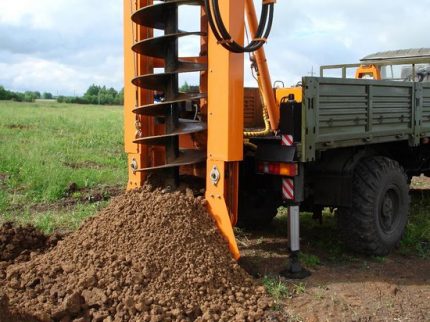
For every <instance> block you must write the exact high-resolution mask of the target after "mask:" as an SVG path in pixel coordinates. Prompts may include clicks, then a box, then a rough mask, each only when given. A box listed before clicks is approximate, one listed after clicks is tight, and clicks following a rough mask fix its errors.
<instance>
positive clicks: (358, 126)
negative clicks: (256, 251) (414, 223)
mask: <svg viewBox="0 0 430 322" xmlns="http://www.w3.org/2000/svg"><path fill="white" fill-rule="evenodd" d="M275 2H276V1H275V0H262V7H261V14H260V17H259V19H258V18H257V14H256V10H255V7H254V2H253V0H222V1H219V0H162V1H161V0H159V1H153V0H124V26H125V27H124V39H125V41H124V46H125V47H124V52H125V54H124V55H125V93H124V95H125V106H124V113H125V149H126V152H127V153H128V161H129V180H128V189H134V188H138V187H140V186H142V185H144V183H145V181H146V180H148V179H149V178H156V180H157V182H159V183H161V186H162V187H166V188H167V187H171V188H175V187H177V186H178V185H180V184H181V181H182V180H184V178H189V177H190V176H191V177H194V178H200V179H201V180H202V181H204V182H205V189H204V191H205V197H206V200H207V203H208V210H209V212H210V214H211V215H212V216H213V218H214V219H215V221H216V223H217V225H218V227H219V229H220V231H221V233H222V234H223V235H224V236H225V238H226V240H227V241H228V244H229V247H230V251H231V253H232V255H233V257H234V258H236V259H238V258H239V257H240V254H239V250H238V247H237V244H236V240H235V236H234V231H233V227H234V226H235V225H236V224H237V223H240V224H248V225H252V226H254V227H255V226H262V225H264V224H267V223H268V222H270V221H271V219H272V218H273V217H274V216H275V215H276V209H277V208H278V207H279V206H280V205H282V204H283V205H284V206H286V207H288V233H289V236H288V240H289V248H290V251H291V256H290V259H291V260H290V266H289V268H288V269H287V273H288V274H289V276H293V277H303V276H306V272H305V271H304V270H303V269H302V268H301V266H300V264H299V262H298V252H299V250H300V245H299V239H300V238H299V206H300V208H301V209H303V210H305V211H311V212H314V217H315V218H316V219H321V218H322V217H321V216H322V215H321V211H322V209H323V208H324V207H330V208H331V209H337V218H338V223H339V227H340V228H341V231H342V234H343V236H344V241H345V243H347V244H348V246H350V247H351V248H352V249H354V250H356V251H359V252H363V253H367V254H372V255H380V256H381V255H386V254H387V253H388V252H390V251H391V250H392V249H393V248H394V247H395V246H396V245H397V244H398V243H399V241H400V239H401V237H402V235H403V232H404V229H405V226H406V223H407V216H408V212H409V200H410V199H409V195H408V193H409V182H410V180H411V178H412V176H414V175H419V174H421V173H424V174H430V145H429V143H430V139H429V138H430V121H428V120H427V118H426V117H425V116H427V115H428V113H429V111H430V83H428V82H426V80H428V79H429V77H430V72H429V68H428V66H430V65H429V63H430V50H429V49H421V50H412V51H401V52H394V53H393V52H389V53H385V54H384V55H383V57H384V60H383V61H381V60H380V58H381V57H380V55H376V56H371V57H370V58H369V57H368V59H365V60H364V61H363V65H362V66H360V65H357V66H356V67H359V70H358V71H357V77H356V79H347V78H346V75H347V73H346V69H347V68H348V67H350V66H349V65H342V66H328V67H326V68H328V69H331V68H341V69H342V75H343V78H327V77H303V78H302V81H301V82H300V84H298V85H297V86H296V87H292V88H279V87H275V86H272V81H271V79H270V74H269V69H268V66H267V60H266V57H265V52H264V44H265V43H266V42H267V40H268V37H269V35H270V31H271V27H272V22H273V19H274V14H275V6H276V5H275ZM184 6H193V7H194V9H195V8H198V12H199V14H195V17H196V18H195V19H196V24H195V25H196V26H199V27H197V28H196V29H198V30H181V29H180V28H179V24H180V22H181V14H180V9H181V8H182V7H184ZM246 35H249V38H250V39H249V40H248V41H247V44H245V38H246V37H245V36H246ZM189 37H198V39H199V40H200V41H199V45H198V47H199V50H198V52H196V53H195V54H194V55H193V56H192V57H189V56H184V55H180V45H179V44H180V43H181V42H182V41H183V40H184V39H187V38H189ZM245 53H248V54H249V55H250V57H251V61H252V68H253V71H254V75H255V78H256V79H257V82H258V90H257V94H256V95H254V98H249V96H247V95H246V91H245V89H244V56H245ZM406 56H407V57H406ZM396 62H398V63H402V64H403V63H410V64H412V66H411V67H410V68H408V69H402V71H401V73H402V74H405V73H406V74H407V73H409V74H411V75H412V76H411V77H408V78H407V80H406V81H404V80H405V77H403V76H402V77H401V78H400V80H402V81H396V80H395V79H394V78H393V79H387V78H384V77H381V75H385V74H386V70H389V71H391V72H392V71H393V70H395V68H393V66H392V65H393V64H394V63H396ZM375 66H376V67H375ZM372 68H373V69H372ZM360 71H361V72H360ZM416 72H417V73H418V76H419V77H415V76H414V75H415V73H416ZM184 74H194V75H197V78H198V79H199V86H195V88H193V89H192V90H187V91H181V90H180V84H179V81H180V78H181V77H182V75H184ZM406 74H405V75H406ZM321 76H323V75H321ZM369 76H372V77H370V78H373V79H364V78H369ZM274 87H275V88H274ZM254 94H255V93H254ZM245 97H246V99H245ZM260 97H261V99H260ZM258 103H260V106H261V114H260V119H259V121H258V122H248V121H249V120H250V119H252V116H253V115H254V116H255V115H256V113H255V111H256V110H258V109H256V106H257V105H258ZM257 114H258V113H257ZM245 122H248V123H250V124H247V125H246V127H245V124H244V123H245ZM254 123H255V124H254ZM256 123H258V124H259V125H258V126H256ZM261 125H264V129H262V128H261ZM362 178H366V181H365V182H364V181H363V180H362Z"/></svg>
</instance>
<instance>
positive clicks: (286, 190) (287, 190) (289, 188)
mask: <svg viewBox="0 0 430 322" xmlns="http://www.w3.org/2000/svg"><path fill="white" fill-rule="evenodd" d="M282 195H283V196H284V199H287V200H294V180H293V179H291V178H283V179H282Z"/></svg>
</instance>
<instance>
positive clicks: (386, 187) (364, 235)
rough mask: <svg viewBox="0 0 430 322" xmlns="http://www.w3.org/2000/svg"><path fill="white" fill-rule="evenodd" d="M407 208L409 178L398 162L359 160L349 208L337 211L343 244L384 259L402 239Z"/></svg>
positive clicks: (406, 218)
mask: <svg viewBox="0 0 430 322" xmlns="http://www.w3.org/2000/svg"><path fill="white" fill-rule="evenodd" d="M409 204H410V197H409V185H408V178H407V176H406V174H405V172H404V170H403V168H402V167H401V166H400V165H399V163H398V162H396V161H393V160H391V159H389V158H386V157H372V158H368V159H364V160H362V161H361V162H360V163H359V164H358V165H357V167H356V169H355V170H354V175H353V187H352V207H351V208H342V209H339V219H338V224H339V226H340V227H339V228H340V229H341V231H342V233H343V235H344V240H345V242H346V244H347V245H348V246H349V247H350V248H351V249H353V250H354V251H357V252H361V253H365V254H369V255H375V256H385V255H387V254H388V253H389V252H390V251H391V250H392V249H393V248H394V247H396V246H397V245H398V244H399V242H400V240H401V238H402V236H403V233H404V230H405V226H406V223H407V220H408V213H409Z"/></svg>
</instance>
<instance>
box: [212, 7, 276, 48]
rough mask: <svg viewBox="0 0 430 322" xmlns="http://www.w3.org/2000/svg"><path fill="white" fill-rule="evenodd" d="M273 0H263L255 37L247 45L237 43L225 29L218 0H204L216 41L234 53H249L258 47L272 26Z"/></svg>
mask: <svg viewBox="0 0 430 322" xmlns="http://www.w3.org/2000/svg"><path fill="white" fill-rule="evenodd" d="M275 2H276V1H275V0H263V4H262V9H261V16H260V22H259V24H258V28H257V32H256V34H255V38H254V39H253V40H252V41H251V42H250V43H249V44H248V45H247V46H245V47H244V46H241V45H240V44H238V43H237V42H236V41H235V40H234V39H232V36H231V35H230V33H229V32H228V31H227V28H226V27H225V24H224V21H223V19H222V17H221V13H220V9H219V4H218V0H212V1H211V2H210V1H209V0H204V3H205V7H206V13H207V16H208V22H209V25H210V27H211V29H212V32H213V33H214V35H215V38H216V39H217V41H218V43H219V44H221V45H222V46H223V47H224V48H225V49H227V50H229V51H231V52H234V53H246V52H248V53H250V52H254V51H256V50H258V49H260V48H261V47H262V46H263V45H264V44H265V43H266V41H267V38H268V37H269V35H270V32H271V30H272V26H273V16H274V12H275ZM211 4H212V5H211Z"/></svg>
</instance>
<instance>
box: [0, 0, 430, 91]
mask: <svg viewBox="0 0 430 322" xmlns="http://www.w3.org/2000/svg"><path fill="white" fill-rule="evenodd" d="M122 3H123V2H122V1H121V0H105V1H103V3H100V2H99V1H94V0H92V1H91V0H38V1H34V0H19V1H12V0H0V84H1V85H3V86H5V87H7V88H10V89H14V90H27V89H38V90H41V91H44V90H50V91H52V92H54V93H56V92H57V90H58V92H59V93H64V94H73V92H74V91H76V92H77V93H78V94H81V93H82V92H83V91H84V90H85V89H86V88H87V87H88V86H89V85H91V84H92V83H98V84H105V85H107V86H114V87H116V88H120V87H122V69H123V68H122V61H123V57H122V56H123V54H122ZM255 3H256V5H257V6H259V4H260V3H261V1H255ZM429 7H430V0H420V1H411V2H409V3H408V4H407V5H405V2H404V0H379V1H374V0H350V1H341V0H325V1H319V0H288V1H286V0H279V1H278V2H277V4H276V16H275V21H274V27H273V32H272V35H271V38H270V39H269V43H268V44H267V46H266V49H267V56H268V60H269V65H270V69H271V72H272V78H273V79H274V80H275V79H280V80H284V81H285V82H286V84H293V83H295V82H297V81H299V80H300V78H301V76H302V75H308V74H309V73H310V71H311V69H312V68H314V71H318V68H319V66H320V65H324V64H337V63H352V62H357V61H358V60H359V59H360V58H361V57H363V56H365V55H366V54H369V53H372V52H376V51H380V50H389V49H400V48H411V47H430V39H429V37H428V30H429V29H430V22H429V20H428V19H427V16H426V13H427V11H428V8H429ZM181 14H182V15H183V16H182V19H181V21H180V27H181V29H185V30H195V29H196V28H197V27H198V25H199V23H198V17H199V10H198V8H193V9H191V10H186V9H185V10H181ZM196 43H197V44H198V41H197V42H196V41H195V40H194V41H188V42H187V41H185V39H184V40H181V53H183V54H184V55H186V54H190V53H195V52H196V51H198V48H197V47H196ZM196 48H197V50H196ZM247 66H248V65H247ZM246 69H248V67H247V68H246ZM185 79H188V78H187V76H186V77H185ZM247 83H248V84H252V82H251V78H250V76H249V75H248V76H247Z"/></svg>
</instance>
